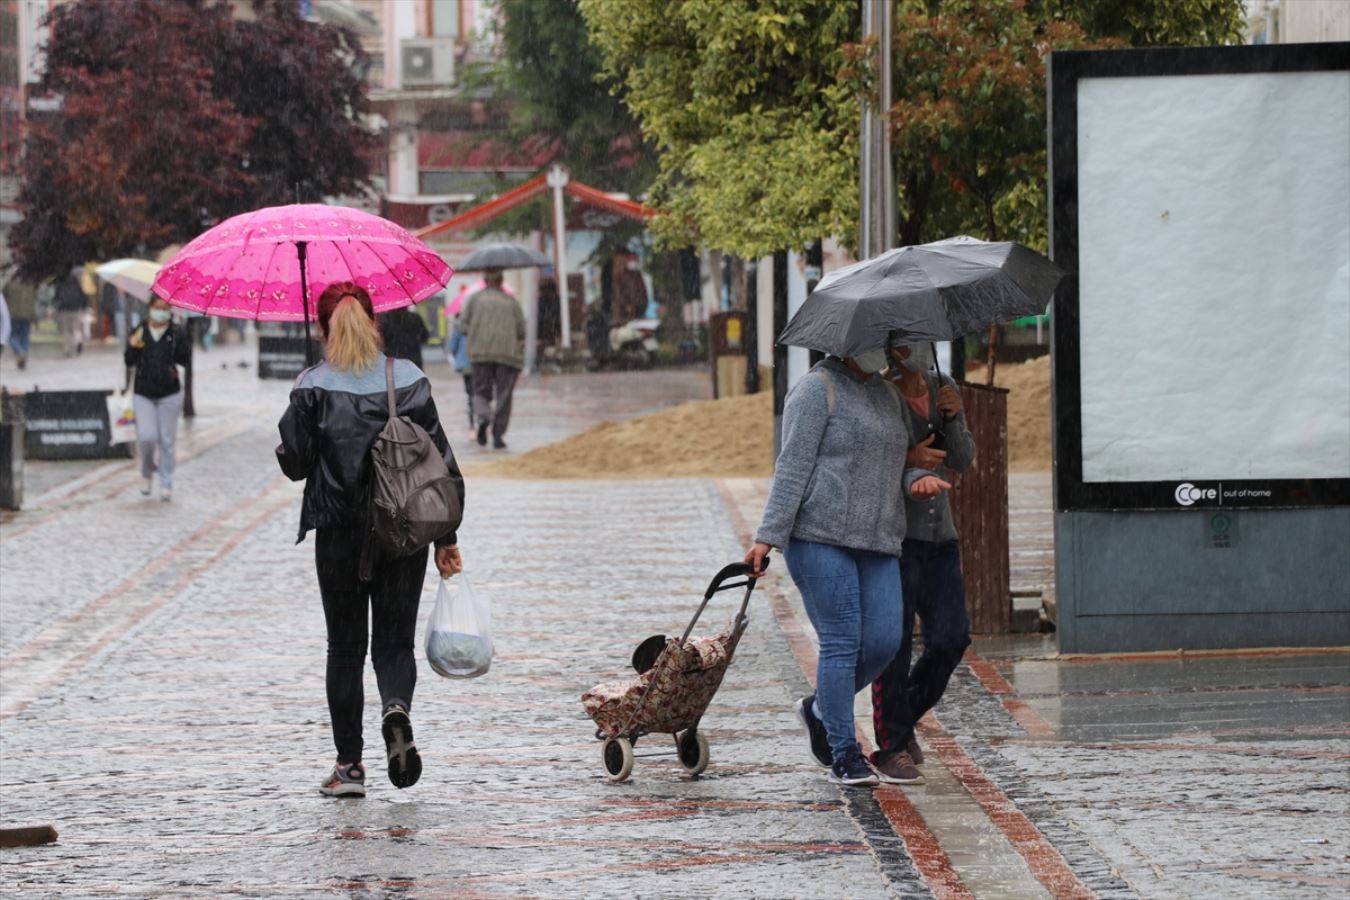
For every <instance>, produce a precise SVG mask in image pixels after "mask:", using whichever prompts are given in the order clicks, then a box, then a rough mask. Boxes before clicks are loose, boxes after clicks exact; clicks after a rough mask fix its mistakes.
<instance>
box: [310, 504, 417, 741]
mask: <svg viewBox="0 0 1350 900" xmlns="http://www.w3.org/2000/svg"><path fill="white" fill-rule="evenodd" d="M363 535H364V530H363V529H358V528H321V529H319V530H318V531H317V532H315V541H314V562H315V566H316V568H317V569H318V573H319V592H320V593H321V594H322V595H323V615H324V619H325V620H326V621H327V623H328V675H327V687H328V714H329V716H330V717H331V718H332V721H333V743H334V744H335V745H336V746H337V754H338V761H339V762H342V763H344V764H345V763H356V762H360V761H361V750H362V747H363V743H362V739H361V713H362V711H363V709H364V707H365V692H364V685H363V680H364V674H365V666H366V635H367V633H369V634H370V661H371V662H372V663H373V664H374V665H375V681H376V683H377V684H378V685H379V688H380V702H381V707H382V708H386V709H387V708H388V707H389V706H390V705H391V704H395V703H397V704H399V705H400V706H402V707H403V708H405V709H411V708H412V695H413V688H414V687H415V686H416V684H417V660H416V658H415V657H414V655H413V636H414V634H415V633H416V631H417V604H418V601H419V600H421V598H422V582H423V580H424V579H425V577H426V572H427V548H425V547H423V548H422V549H421V550H419V551H417V552H416V553H414V554H412V555H411V556H404V557H399V558H395V559H384V558H381V557H379V556H378V555H377V557H376V559H375V562H374V565H373V567H372V570H371V571H372V575H371V580H370V582H369V583H364V582H362V581H361V580H360V578H359V577H358V571H359V568H360V563H361V546H362V542H363ZM367 610H373V611H374V615H373V621H372V622H371V623H370V628H369V629H367V618H368V616H367Z"/></svg>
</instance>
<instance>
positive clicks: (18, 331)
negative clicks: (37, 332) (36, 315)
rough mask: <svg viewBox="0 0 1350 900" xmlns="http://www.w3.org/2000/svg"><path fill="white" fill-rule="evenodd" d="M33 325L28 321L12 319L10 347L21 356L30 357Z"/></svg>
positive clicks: (10, 324)
mask: <svg viewBox="0 0 1350 900" xmlns="http://www.w3.org/2000/svg"><path fill="white" fill-rule="evenodd" d="M32 329H33V323H32V322H31V321H29V320H28V319H11V320H10V323H9V346H10V347H11V348H12V349H13V350H14V352H15V353H17V354H19V355H20V356H27V355H28V335H29V333H30V332H31V331H32Z"/></svg>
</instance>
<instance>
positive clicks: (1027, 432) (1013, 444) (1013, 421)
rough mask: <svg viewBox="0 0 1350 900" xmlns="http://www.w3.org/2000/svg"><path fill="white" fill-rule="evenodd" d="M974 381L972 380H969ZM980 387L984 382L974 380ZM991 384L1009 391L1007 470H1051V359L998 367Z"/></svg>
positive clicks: (1043, 358) (980, 379) (1046, 358)
mask: <svg viewBox="0 0 1350 900" xmlns="http://www.w3.org/2000/svg"><path fill="white" fill-rule="evenodd" d="M972 377H975V376H972ZM977 380H978V381H979V382H980V383H983V378H977ZM994 383H995V384H996V385H998V386H999V387H1002V388H1007V389H1008V392H1009V393H1008V469H1009V471H1012V472H1033V471H1044V470H1047V469H1049V468H1050V459H1051V455H1050V357H1048V356H1042V357H1040V358H1038V359H1032V360H1028V361H1026V362H1024V363H1016V364H1014V365H1008V364H1007V363H1003V364H1000V365H999V366H997V367H996V368H995V369H994Z"/></svg>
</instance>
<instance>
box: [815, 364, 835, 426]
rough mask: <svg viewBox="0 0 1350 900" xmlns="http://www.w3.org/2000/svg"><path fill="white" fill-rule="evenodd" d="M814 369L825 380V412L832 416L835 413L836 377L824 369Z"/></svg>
mask: <svg viewBox="0 0 1350 900" xmlns="http://www.w3.org/2000/svg"><path fill="white" fill-rule="evenodd" d="M812 371H813V372H815V373H816V374H817V375H819V376H820V377H821V379H822V380H823V381H824V382H825V414H826V415H827V416H832V415H834V379H833V378H831V377H830V373H829V372H826V371H825V370H824V369H813V370H812Z"/></svg>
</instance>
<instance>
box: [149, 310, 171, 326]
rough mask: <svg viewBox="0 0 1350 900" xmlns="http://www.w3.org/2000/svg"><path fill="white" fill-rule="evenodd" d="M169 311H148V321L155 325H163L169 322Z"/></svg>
mask: <svg viewBox="0 0 1350 900" xmlns="http://www.w3.org/2000/svg"><path fill="white" fill-rule="evenodd" d="M169 315H170V313H169V311H168V310H167V309H152V310H150V321H151V322H154V323H155V324H156V325H164V324H166V323H167V322H168V321H169Z"/></svg>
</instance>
